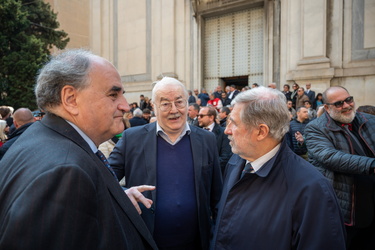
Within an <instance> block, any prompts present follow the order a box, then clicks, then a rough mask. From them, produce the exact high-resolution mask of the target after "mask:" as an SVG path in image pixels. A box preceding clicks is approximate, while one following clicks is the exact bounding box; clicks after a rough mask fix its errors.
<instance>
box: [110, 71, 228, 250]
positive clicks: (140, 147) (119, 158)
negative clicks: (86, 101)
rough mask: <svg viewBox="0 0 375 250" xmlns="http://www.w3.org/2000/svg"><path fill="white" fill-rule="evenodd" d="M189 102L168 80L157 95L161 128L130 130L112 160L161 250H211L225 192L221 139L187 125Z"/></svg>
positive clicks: (154, 93) (156, 124)
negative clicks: (220, 150) (219, 145)
mask: <svg viewBox="0 0 375 250" xmlns="http://www.w3.org/2000/svg"><path fill="white" fill-rule="evenodd" d="M187 99H188V93H187V91H186V89H185V86H184V85H183V84H182V83H181V82H179V81H178V80H176V79H174V78H170V77H164V78H163V79H162V80H161V81H159V82H158V83H157V84H156V85H155V87H154V89H153V90H152V101H153V102H154V107H155V115H156V117H157V122H154V123H151V124H147V125H144V126H140V127H135V128H130V129H127V130H125V131H124V133H123V136H122V139H121V140H120V141H119V142H118V143H117V145H116V147H115V149H114V150H113V152H112V154H111V156H110V158H109V162H110V165H111V166H112V167H113V169H114V170H115V173H116V175H117V177H118V178H122V177H123V176H125V178H126V187H127V188H128V190H126V193H127V195H128V196H129V198H130V199H131V200H132V202H133V204H134V206H135V207H136V208H137V210H138V212H139V213H140V214H141V216H142V218H143V220H144V221H145V223H146V225H147V226H148V228H149V230H150V231H151V233H152V234H153V236H154V239H155V241H156V243H157V245H158V247H159V249H208V246H209V239H210V232H211V226H212V225H213V224H214V220H215V218H216V210H215V206H216V204H217V203H218V201H219V199H220V195H221V190H222V179H221V171H220V166H219V160H218V159H219V157H218V152H217V149H216V139H215V135H214V134H213V133H208V132H207V131H204V130H203V129H201V128H198V127H196V126H189V125H188V124H187V113H188V105H187V104H188V103H187ZM144 184H147V186H146V185H144ZM148 185H150V186H148ZM141 192H143V194H142V193H141ZM138 202H139V203H138Z"/></svg>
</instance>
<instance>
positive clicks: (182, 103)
mask: <svg viewBox="0 0 375 250" xmlns="http://www.w3.org/2000/svg"><path fill="white" fill-rule="evenodd" d="M186 104H187V102H186V100H183V99H181V100H177V101H175V102H174V105H175V106H176V108H177V109H182V108H185V107H186ZM158 106H159V108H160V110H161V111H163V112H167V111H169V110H171V109H172V103H171V102H163V103H160V104H159V105H158Z"/></svg>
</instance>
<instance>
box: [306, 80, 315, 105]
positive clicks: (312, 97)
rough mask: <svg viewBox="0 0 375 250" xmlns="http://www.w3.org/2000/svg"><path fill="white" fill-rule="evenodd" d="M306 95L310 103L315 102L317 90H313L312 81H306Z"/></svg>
mask: <svg viewBox="0 0 375 250" xmlns="http://www.w3.org/2000/svg"><path fill="white" fill-rule="evenodd" d="M305 95H307V97H308V98H309V101H310V103H314V100H315V91H312V90H311V83H306V90H305Z"/></svg>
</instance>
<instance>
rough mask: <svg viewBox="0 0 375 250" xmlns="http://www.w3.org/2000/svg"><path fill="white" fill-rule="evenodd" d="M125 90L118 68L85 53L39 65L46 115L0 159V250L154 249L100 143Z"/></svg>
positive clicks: (117, 120) (114, 127)
mask: <svg viewBox="0 0 375 250" xmlns="http://www.w3.org/2000/svg"><path fill="white" fill-rule="evenodd" d="M123 94H124V87H123V84H122V83H121V77H120V75H119V73H118V71H117V70H116V68H115V67H114V66H113V65H112V64H111V63H110V62H109V61H107V60H106V59H104V58H101V57H99V56H96V55H93V54H92V53H91V52H89V51H85V50H81V49H78V50H77V49H76V50H68V51H64V52H63V53H61V54H60V55H58V56H55V57H53V58H52V59H51V60H50V61H49V62H48V63H47V64H46V65H45V66H44V67H43V68H42V69H41V71H40V73H39V75H38V78H37V84H36V88H35V96H36V98H37V104H38V106H39V107H40V108H42V109H43V110H44V111H45V112H46V116H45V117H44V118H43V119H42V120H41V121H39V122H35V123H33V125H31V126H30V127H29V128H28V129H27V130H26V131H25V132H24V133H23V134H22V135H21V136H20V138H19V139H18V140H17V141H16V142H15V143H14V144H13V145H12V147H11V148H10V149H9V150H8V152H7V153H6V154H5V156H4V158H3V159H2V160H1V161H0V200H1V203H0V225H1V229H0V231H1V232H0V235H1V236H0V249H35V248H37V249H117V248H123V249H157V246H156V244H155V242H154V240H153V239H152V235H151V234H150V232H149V231H148V229H147V227H146V226H145V224H144V222H143V221H142V219H141V218H140V216H139V214H138V213H137V210H136V209H135V208H134V206H133V205H132V203H131V201H130V200H129V198H128V197H127V196H126V194H125V193H124V191H123V189H122V188H121V187H120V185H119V184H118V180H117V178H116V177H115V176H114V175H113V170H112V169H111V168H110V166H109V165H108V162H107V161H106V159H105V156H104V155H103V154H102V153H101V152H100V151H98V148H97V147H98V146H99V145H100V144H101V143H102V142H104V141H106V140H108V139H110V138H111V137H113V136H114V135H116V134H118V133H120V132H121V131H123V130H124V124H123V122H122V117H123V113H124V112H125V111H128V110H129V105H128V103H127V101H126V99H125V97H124V95H123ZM21 238H22V239H21Z"/></svg>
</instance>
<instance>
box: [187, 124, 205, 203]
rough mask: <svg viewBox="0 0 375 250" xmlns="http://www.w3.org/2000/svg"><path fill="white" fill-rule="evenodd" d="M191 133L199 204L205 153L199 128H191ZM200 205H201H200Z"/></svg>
mask: <svg viewBox="0 0 375 250" xmlns="http://www.w3.org/2000/svg"><path fill="white" fill-rule="evenodd" d="M190 129H191V133H190V145H191V153H192V155H193V164H194V177H195V192H196V197H197V202H198V203H199V200H198V197H199V183H200V181H201V172H202V165H203V157H202V153H203V152H204V149H203V146H202V143H201V138H200V137H201V136H202V135H201V134H200V133H201V132H202V131H199V130H200V129H199V128H196V127H194V126H190ZM198 205H199V204H198Z"/></svg>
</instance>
